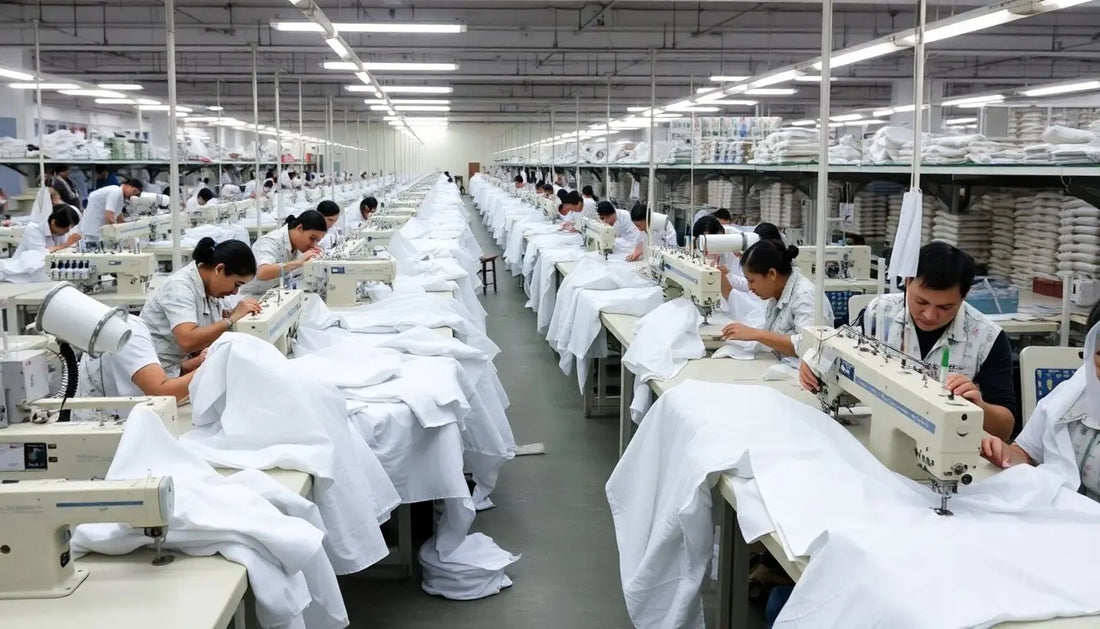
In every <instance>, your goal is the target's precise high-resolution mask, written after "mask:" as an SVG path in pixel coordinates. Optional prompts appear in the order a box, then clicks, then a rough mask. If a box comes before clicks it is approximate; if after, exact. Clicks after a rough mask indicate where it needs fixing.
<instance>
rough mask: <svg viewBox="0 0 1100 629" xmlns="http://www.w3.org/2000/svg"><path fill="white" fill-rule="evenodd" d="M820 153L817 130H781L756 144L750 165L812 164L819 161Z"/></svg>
mask: <svg viewBox="0 0 1100 629" xmlns="http://www.w3.org/2000/svg"><path fill="white" fill-rule="evenodd" d="M819 151H820V147H819V146H818V133H817V130H816V129H801V128H794V127H792V128H789V129H780V130H779V131H776V132H775V133H769V134H768V136H767V137H765V138H764V139H763V140H761V141H759V142H757V143H756V147H755V149H754V150H753V156H752V159H751V160H749V163H752V164H785V163H790V162H812V161H814V160H816V159H817V157H818V153H819Z"/></svg>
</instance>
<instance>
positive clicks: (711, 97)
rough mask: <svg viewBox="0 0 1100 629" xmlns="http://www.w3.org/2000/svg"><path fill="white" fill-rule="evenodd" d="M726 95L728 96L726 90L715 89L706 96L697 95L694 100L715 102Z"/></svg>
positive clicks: (697, 101)
mask: <svg viewBox="0 0 1100 629" xmlns="http://www.w3.org/2000/svg"><path fill="white" fill-rule="evenodd" d="M725 97H726V93H725V92H724V91H722V90H715V91H713V92H711V93H710V94H706V95H704V96H696V97H695V98H694V99H692V100H694V102H696V103H713V102H716V101H720V100H722V99H723V98H725Z"/></svg>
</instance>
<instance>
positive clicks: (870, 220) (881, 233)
mask: <svg viewBox="0 0 1100 629" xmlns="http://www.w3.org/2000/svg"><path fill="white" fill-rule="evenodd" d="M854 203H855V206H856V207H855V214H856V217H857V218H858V221H859V229H852V231H854V232H856V233H858V234H860V235H861V236H863V238H864V240H866V242H867V244H871V243H872V242H875V243H878V242H885V241H886V195H884V194H877V193H875V192H873V191H872V190H868V189H864V190H860V191H859V194H857V195H856V198H855V201H854Z"/></svg>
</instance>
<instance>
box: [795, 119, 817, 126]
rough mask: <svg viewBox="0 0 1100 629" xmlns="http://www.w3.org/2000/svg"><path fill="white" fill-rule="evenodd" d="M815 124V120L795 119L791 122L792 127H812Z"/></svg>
mask: <svg viewBox="0 0 1100 629" xmlns="http://www.w3.org/2000/svg"><path fill="white" fill-rule="evenodd" d="M815 124H817V121H816V120H795V121H794V122H792V123H791V126H792V127H812V126H813V125H815Z"/></svg>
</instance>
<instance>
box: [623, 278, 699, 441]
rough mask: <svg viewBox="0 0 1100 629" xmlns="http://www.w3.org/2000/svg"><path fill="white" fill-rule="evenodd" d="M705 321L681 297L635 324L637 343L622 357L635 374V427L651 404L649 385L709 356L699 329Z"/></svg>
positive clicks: (633, 406) (632, 407)
mask: <svg viewBox="0 0 1100 629" xmlns="http://www.w3.org/2000/svg"><path fill="white" fill-rule="evenodd" d="M702 323H703V317H702V316H701V315H700V314H699V309H698V308H696V307H695V304H694V303H692V301H691V300H690V299H687V298H684V297H681V298H679V299H673V300H672V301H669V302H666V303H664V304H661V305H660V306H658V307H657V308H655V309H653V310H652V311H651V312H650V313H649V314H647V315H645V316H644V317H642V318H641V319H639V320H638V322H637V323H635V324H634V341H633V342H632V343H631V344H630V347H629V348H627V350H626V353H625V354H623V366H624V367H625V368H627V369H629V370H630V371H631V372H633V373H634V376H635V378H636V381H635V386H634V399H633V401H632V402H631V404H630V418H631V419H632V420H634V422H635V423H638V422H640V421H642V417H643V416H644V415H645V413H646V411H648V410H649V406H650V404H651V403H652V397H651V396H652V393H651V391H650V389H649V384H648V383H649V381H650V380H653V379H661V380H667V379H669V378H672V377H674V376H675V375H676V374H678V373H680V370H681V369H683V368H684V365H686V364H687V362H688V361H689V360H691V359H694V358H702V357H703V356H704V355H705V354H706V348H705V347H703V339H702V337H700V336H699V326H700V325H702Z"/></svg>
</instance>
